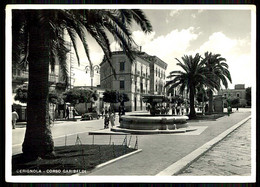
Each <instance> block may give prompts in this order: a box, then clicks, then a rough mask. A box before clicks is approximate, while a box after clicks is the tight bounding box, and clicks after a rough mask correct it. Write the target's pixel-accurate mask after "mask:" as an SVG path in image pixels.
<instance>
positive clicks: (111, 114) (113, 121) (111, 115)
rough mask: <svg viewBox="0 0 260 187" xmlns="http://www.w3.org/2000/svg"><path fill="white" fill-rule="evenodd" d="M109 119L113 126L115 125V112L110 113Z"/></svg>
mask: <svg viewBox="0 0 260 187" xmlns="http://www.w3.org/2000/svg"><path fill="white" fill-rule="evenodd" d="M109 121H110V123H111V127H114V126H115V114H114V113H113V112H110V113H109Z"/></svg>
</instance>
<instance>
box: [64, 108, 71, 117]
mask: <svg viewBox="0 0 260 187" xmlns="http://www.w3.org/2000/svg"><path fill="white" fill-rule="evenodd" d="M69 115H70V110H69V107H67V109H66V117H65V119H67V118H68V119H69Z"/></svg>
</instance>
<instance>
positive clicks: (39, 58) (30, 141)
mask: <svg viewBox="0 0 260 187" xmlns="http://www.w3.org/2000/svg"><path fill="white" fill-rule="evenodd" d="M44 32H45V31H41V30H40V29H39V27H37V26H31V28H30V49H29V51H30V58H29V59H28V60H29V85H28V102H27V111H28V117H27V126H26V133H25V138H24V142H23V153H24V155H27V156H29V157H32V158H37V157H45V156H47V155H50V153H53V150H54V143H53V139H52V134H51V130H50V124H49V102H48V93H49V83H48V79H49V44H48V41H47V39H46V37H44V34H43V33H44Z"/></svg>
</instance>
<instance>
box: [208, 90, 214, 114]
mask: <svg viewBox="0 0 260 187" xmlns="http://www.w3.org/2000/svg"><path fill="white" fill-rule="evenodd" d="M208 93H209V109H208V113H209V114H212V113H213V92H212V90H209V92H208Z"/></svg>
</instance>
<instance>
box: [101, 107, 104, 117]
mask: <svg viewBox="0 0 260 187" xmlns="http://www.w3.org/2000/svg"><path fill="white" fill-rule="evenodd" d="M104 112H105V110H104V108H102V109H101V115H102V119H103V117H104Z"/></svg>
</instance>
